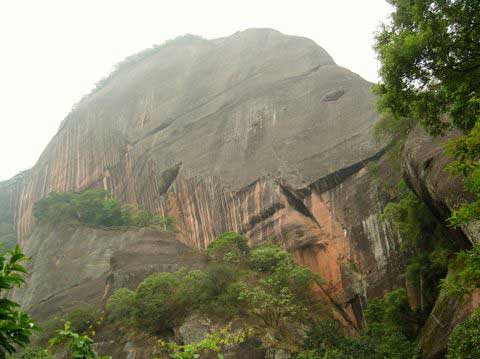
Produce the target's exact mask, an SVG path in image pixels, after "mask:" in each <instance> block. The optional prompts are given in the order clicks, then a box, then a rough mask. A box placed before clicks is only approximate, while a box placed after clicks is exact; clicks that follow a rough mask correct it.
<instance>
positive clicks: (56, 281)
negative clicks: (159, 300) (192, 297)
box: [15, 225, 203, 320]
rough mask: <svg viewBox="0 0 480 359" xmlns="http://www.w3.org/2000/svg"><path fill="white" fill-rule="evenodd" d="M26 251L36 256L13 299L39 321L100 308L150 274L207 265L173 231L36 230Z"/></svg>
mask: <svg viewBox="0 0 480 359" xmlns="http://www.w3.org/2000/svg"><path fill="white" fill-rule="evenodd" d="M24 251H25V253H26V254H27V255H28V256H30V257H31V258H32V259H31V261H30V262H29V267H30V268H29V269H30V270H29V277H28V278H27V283H26V285H25V286H24V287H23V288H22V289H21V290H20V291H17V292H16V293H15V298H16V299H17V300H18V301H19V303H20V304H21V305H22V306H23V307H24V308H25V309H27V310H28V311H29V312H30V313H31V314H32V315H33V316H34V317H35V318H38V319H40V320H45V319H48V318H49V317H50V316H51V315H53V314H55V313H57V312H59V311H68V310H71V309H73V308H75V307H78V306H81V305H84V304H94V305H99V306H100V305H102V304H104V301H105V300H106V299H107V298H108V296H109V295H110V294H111V293H112V291H113V290H115V289H118V288H121V287H130V288H135V287H136V286H137V285H138V284H139V283H140V282H141V281H142V280H143V279H144V278H145V277H146V276H148V275H149V274H151V273H156V272H170V271H176V270H179V269H181V268H199V267H201V266H202V265H203V258H202V257H201V256H199V255H198V254H195V253H194V252H193V251H192V250H191V249H190V248H189V247H187V246H185V245H184V244H182V243H180V242H179V241H177V240H175V237H174V236H173V235H172V234H171V233H167V232H164V231H160V230H155V229H130V230H125V231H119V230H102V229H92V228H88V227H84V226H78V225H77V226H69V225H65V226H61V227H51V226H37V227H36V229H35V231H34V232H33V233H32V235H31V237H30V238H29V240H28V241H27V242H26V245H25V247H24Z"/></svg>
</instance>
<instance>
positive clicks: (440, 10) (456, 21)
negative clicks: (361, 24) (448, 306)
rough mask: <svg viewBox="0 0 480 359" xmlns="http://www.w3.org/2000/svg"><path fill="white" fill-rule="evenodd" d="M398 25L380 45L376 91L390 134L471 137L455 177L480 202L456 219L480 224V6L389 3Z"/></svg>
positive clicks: (455, 1)
mask: <svg viewBox="0 0 480 359" xmlns="http://www.w3.org/2000/svg"><path fill="white" fill-rule="evenodd" d="M389 2H390V3H391V4H392V5H393V7H394V12H393V13H392V17H391V19H392V20H391V22H390V23H389V24H385V25H383V27H382V30H381V31H380V32H379V33H378V34H377V37H376V50H377V53H378V57H379V59H380V61H381V70H380V75H381V77H382V82H381V83H380V84H379V85H377V86H376V87H375V92H376V93H377V94H378V95H379V100H378V108H379V110H380V111H381V112H383V114H384V116H383V117H384V118H383V119H382V120H381V121H380V122H379V124H378V125H377V126H378V127H379V128H380V129H385V128H386V129H387V131H389V132H390V133H395V132H396V133H404V132H405V129H406V131H407V132H408V131H409V129H410V128H411V127H412V126H413V125H414V123H415V122H418V121H419V122H421V123H422V125H423V126H424V127H425V128H426V129H427V130H428V131H429V132H430V133H431V134H433V135H438V134H440V133H442V132H443V131H444V130H446V129H449V128H457V129H460V130H462V131H464V133H465V134H464V135H463V136H460V137H459V138H458V139H457V140H454V141H452V142H451V143H450V145H449V153H450V155H452V156H453V157H454V159H455V161H454V162H453V164H452V165H451V169H452V171H453V172H454V173H456V174H460V175H462V176H463V179H464V183H465V188H466V189H467V190H468V191H470V192H472V193H473V194H474V196H475V201H474V202H473V203H470V204H465V205H463V206H461V207H460V208H459V209H458V210H457V211H455V212H454V213H453V214H452V217H451V223H452V225H454V226H458V225H461V224H465V223H468V222H470V221H472V220H478V219H480V165H479V159H480V124H479V122H480V121H479V119H480V41H479V38H480V30H479V29H480V3H479V2H478V1H468V0H416V1H407V0H389Z"/></svg>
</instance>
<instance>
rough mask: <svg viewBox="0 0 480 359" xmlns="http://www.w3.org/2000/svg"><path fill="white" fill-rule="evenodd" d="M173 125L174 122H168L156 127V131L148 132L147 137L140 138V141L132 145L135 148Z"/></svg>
mask: <svg viewBox="0 0 480 359" xmlns="http://www.w3.org/2000/svg"><path fill="white" fill-rule="evenodd" d="M172 123H173V121H170V122H166V123H162V124H161V125H160V126H157V127H155V128H154V129H152V130H150V131H148V132H147V133H146V134H145V135H143V136H142V137H141V138H139V139H138V140H136V141H134V142H133V143H132V145H133V146H135V145H136V144H137V143H139V142H140V141H143V140H144V139H146V138H147V137H150V136H152V135H155V134H157V133H159V132H160V131H163V130H164V129H166V128H167V127H168V126H170V125H171V124H172Z"/></svg>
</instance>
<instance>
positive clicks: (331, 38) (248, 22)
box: [0, 0, 390, 180]
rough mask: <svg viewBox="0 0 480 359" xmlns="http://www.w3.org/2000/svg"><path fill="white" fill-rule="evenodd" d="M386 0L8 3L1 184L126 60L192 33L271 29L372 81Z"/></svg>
mask: <svg viewBox="0 0 480 359" xmlns="http://www.w3.org/2000/svg"><path fill="white" fill-rule="evenodd" d="M389 13H390V7H389V5H388V4H387V3H386V2H385V1H384V0H367V1H358V0H334V1H332V0H328V1H327V0H311V1H310V0H296V1H286V0H275V1H273V0H255V1H254V0H188V1H187V0H171V1H170V0H169V1H164V0H157V1H149V0H135V1H133V0H130V1H123V0H77V1H73V0H58V1H55V0H42V1H38V0H29V1H23V0H2V1H1V2H0V180H6V179H8V178H10V177H12V176H13V175H15V174H16V173H17V172H19V171H21V170H24V169H28V168H30V167H32V166H33V165H34V164H35V162H36V160H37V159H38V157H39V156H40V154H41V152H42V151H43V149H44V148H45V146H46V145H47V144H48V142H49V141H50V139H51V138H52V137H53V135H54V134H55V132H56V130H57V128H58V125H59V124H60V122H61V121H62V120H63V118H64V117H65V116H66V115H67V113H68V112H69V111H70V109H71V107H72V105H73V104H74V103H75V102H77V101H78V100H79V99H80V98H81V97H82V96H83V95H85V94H86V93H88V92H89V91H90V90H91V89H92V87H93V86H94V84H95V83H96V82H97V81H98V80H100V79H101V78H102V77H104V76H106V75H107V74H108V73H109V72H110V71H111V69H112V66H113V65H114V64H115V63H117V62H119V61H120V60H122V59H123V58H125V57H126V56H128V55H130V54H132V53H135V52H138V51H140V50H143V49H145V48H148V47H151V46H152V45H153V44H161V43H162V42H164V41H166V40H168V39H171V38H174V37H177V36H179V35H183V34H186V33H190V34H195V35H200V36H202V37H204V38H207V39H212V38H217V37H224V36H229V35H231V34H233V33H235V32H237V31H240V30H245V29H247V28H251V27H268V28H274V29H276V30H279V31H281V32H283V33H286V34H289V35H299V36H304V37H308V38H311V39H313V40H314V41H315V42H317V43H318V44H319V45H320V46H322V47H323V48H324V49H325V50H327V51H328V52H329V53H330V55H331V56H332V57H333V58H334V60H335V62H336V63H337V64H339V65H341V66H344V67H346V68H348V69H350V70H352V71H354V72H356V73H358V74H360V75H361V76H362V77H364V78H365V79H367V80H369V81H372V82H375V81H376V80H377V79H378V77H377V68H378V63H377V60H376V57H375V53H374V51H373V49H372V45H373V33H374V31H375V30H376V29H377V27H378V25H379V24H380V23H381V22H382V21H385V20H387V17H388V14H389Z"/></svg>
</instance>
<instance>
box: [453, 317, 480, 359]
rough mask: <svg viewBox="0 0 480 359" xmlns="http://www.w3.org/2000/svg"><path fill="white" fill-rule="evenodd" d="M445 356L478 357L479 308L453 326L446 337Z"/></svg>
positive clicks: (479, 345) (479, 341) (479, 347)
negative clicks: (446, 349) (446, 347)
mask: <svg viewBox="0 0 480 359" xmlns="http://www.w3.org/2000/svg"><path fill="white" fill-rule="evenodd" d="M447 358H448V359H469V358H472V359H473V358H480V309H477V310H476V312H474V313H473V315H472V316H471V317H470V318H469V319H467V320H466V321H464V322H463V323H461V324H459V325H457V326H456V327H455V329H454V330H453V332H452V334H451V335H450V337H449V338H448V353H447Z"/></svg>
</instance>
